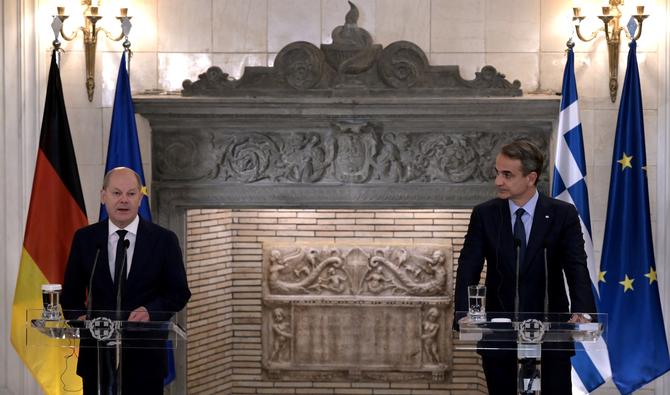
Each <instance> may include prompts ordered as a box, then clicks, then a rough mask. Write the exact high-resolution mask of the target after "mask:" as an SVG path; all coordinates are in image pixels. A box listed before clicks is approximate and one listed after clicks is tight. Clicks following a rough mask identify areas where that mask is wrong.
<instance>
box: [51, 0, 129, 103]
mask: <svg viewBox="0 0 670 395" xmlns="http://www.w3.org/2000/svg"><path fill="white" fill-rule="evenodd" d="M99 3H100V1H98V5H100V4H99ZM81 4H82V6H84V7H85V8H84V26H80V27H78V28H77V29H76V30H75V31H74V33H72V34H70V35H67V34H65V31H64V29H63V24H64V22H65V20H66V19H67V18H68V17H69V15H66V14H65V7H57V8H56V9H57V10H58V15H54V19H53V22H52V23H51V28H52V29H53V31H54V36H55V39H54V42H53V45H54V48H55V49H56V50H58V49H60V45H61V43H60V41H58V36H59V34H60V36H62V37H63V39H64V40H66V41H72V40H74V39H75V38H76V37H77V35H78V34H79V32H80V31H81V32H82V34H83V36H84V54H85V57H86V92H87V93H88V101H89V102H92V101H93V92H94V91H95V47H96V45H97V44H98V33H100V32H101V31H102V32H104V33H105V35H106V36H107V38H108V39H110V40H112V41H121V40H122V39H123V38H125V41H124V42H123V47H124V48H125V49H126V50H127V51H128V52H130V41H128V34H129V33H130V28H131V27H132V25H131V23H130V18H132V17H130V16H128V9H127V8H121V9H120V15H119V16H117V17H116V19H118V20H119V21H120V22H121V33H120V34H119V35H118V36H117V37H114V36H112V34H111V33H110V32H108V31H107V30H106V29H105V28H102V27H96V24H97V23H98V21H99V20H100V19H102V16H100V15H98V7H97V6H93V5H91V0H82V2H81Z"/></svg>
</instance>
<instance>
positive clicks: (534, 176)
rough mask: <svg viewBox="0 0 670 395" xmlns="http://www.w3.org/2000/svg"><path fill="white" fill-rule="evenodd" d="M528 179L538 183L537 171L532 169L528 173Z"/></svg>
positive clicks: (532, 182) (533, 183) (535, 183)
mask: <svg viewBox="0 0 670 395" xmlns="http://www.w3.org/2000/svg"><path fill="white" fill-rule="evenodd" d="M528 181H530V183H531V185H537V172H535V171H531V172H530V173H528Z"/></svg>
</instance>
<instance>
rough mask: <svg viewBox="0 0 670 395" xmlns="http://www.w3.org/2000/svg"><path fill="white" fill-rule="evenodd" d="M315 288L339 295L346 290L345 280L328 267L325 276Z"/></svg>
mask: <svg viewBox="0 0 670 395" xmlns="http://www.w3.org/2000/svg"><path fill="white" fill-rule="evenodd" d="M317 287H318V288H321V289H326V290H328V291H332V292H334V293H338V294H341V293H342V292H344V291H345V290H346V287H347V278H346V277H345V276H343V275H342V274H340V273H338V272H337V271H336V270H335V268H333V267H330V268H328V271H327V276H326V277H324V278H322V279H320V280H319V283H318V285H317Z"/></svg>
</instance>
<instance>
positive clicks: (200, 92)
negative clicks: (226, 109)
mask: <svg viewBox="0 0 670 395" xmlns="http://www.w3.org/2000/svg"><path fill="white" fill-rule="evenodd" d="M349 4H350V6H351V9H350V10H349V12H348V13H347V15H346V17H345V24H344V25H341V26H337V27H336V28H335V29H334V30H333V32H332V39H333V42H332V44H321V46H320V48H319V47H317V46H315V45H314V44H311V43H309V42H305V41H296V42H293V43H290V44H288V45H286V46H285V47H284V48H283V49H282V50H281V51H279V53H278V54H277V57H276V58H275V62H274V66H272V67H246V68H245V71H244V74H243V75H242V77H241V78H240V79H239V80H236V79H233V78H231V77H230V76H229V75H228V74H227V73H225V72H223V70H221V68H219V67H217V66H213V67H210V68H209V69H208V70H207V71H206V72H205V73H202V74H200V75H199V76H198V80H197V81H195V82H193V81H191V80H185V81H184V82H183V84H182V85H183V88H184V89H183V90H182V95H183V96H224V97H225V96H231V97H246V96H282V97H285V96H316V97H340V96H344V97H352V96H354V97H357V96H394V97H397V96H437V97H445V96H446V97H448V96H456V97H458V96H469V97H481V96H521V94H522V92H521V83H520V82H519V81H517V80H515V81H514V82H509V81H508V80H506V79H505V75H504V74H501V73H499V72H498V70H496V68H495V67H493V66H484V67H483V68H482V69H481V70H480V71H478V72H476V73H475V79H474V80H465V79H463V78H462V77H461V75H460V73H459V68H458V66H432V65H430V63H429V62H428V58H427V57H426V54H425V53H424V52H423V50H422V49H421V48H419V46H417V45H416V44H414V43H412V42H409V41H396V42H394V43H391V44H390V45H388V46H387V47H385V48H384V47H383V46H382V45H381V44H375V43H374V42H373V40H372V36H371V35H370V33H369V32H367V31H366V30H365V29H363V28H361V27H359V26H358V25H357V22H358V15H359V14H358V8H357V7H356V6H355V5H354V4H353V3H351V2H349Z"/></svg>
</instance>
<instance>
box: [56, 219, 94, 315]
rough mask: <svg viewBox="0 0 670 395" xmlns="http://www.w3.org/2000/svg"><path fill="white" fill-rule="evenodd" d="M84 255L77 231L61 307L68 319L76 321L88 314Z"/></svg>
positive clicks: (64, 284)
mask: <svg viewBox="0 0 670 395" xmlns="http://www.w3.org/2000/svg"><path fill="white" fill-rule="evenodd" d="M83 254H84V242H83V238H82V233H81V231H77V232H76V233H75V235H74V238H73V239H72V246H71V247H70V255H69V256H68V260H67V267H66V268H65V278H64V280H63V293H62V295H61V306H62V308H63V311H64V314H65V318H67V319H75V318H78V317H80V316H82V315H84V314H86V288H87V287H88V283H87V282H88V276H87V275H86V270H85V267H84V259H83Z"/></svg>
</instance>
